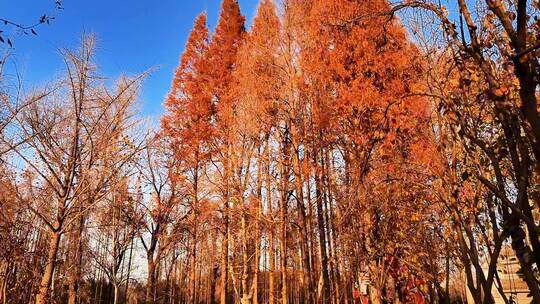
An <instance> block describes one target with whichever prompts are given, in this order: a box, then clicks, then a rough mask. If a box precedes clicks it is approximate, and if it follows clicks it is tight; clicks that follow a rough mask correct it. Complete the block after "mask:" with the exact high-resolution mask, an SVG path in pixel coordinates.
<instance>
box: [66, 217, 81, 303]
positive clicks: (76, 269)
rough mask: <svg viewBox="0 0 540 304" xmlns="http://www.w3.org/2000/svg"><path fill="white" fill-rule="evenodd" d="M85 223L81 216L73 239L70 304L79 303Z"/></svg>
mask: <svg viewBox="0 0 540 304" xmlns="http://www.w3.org/2000/svg"><path fill="white" fill-rule="evenodd" d="M84 221H85V218H84V216H83V215H82V214H81V216H80V220H79V226H78V229H77V231H76V232H75V237H74V239H73V247H74V248H73V249H74V254H73V256H72V259H73V260H72V267H73V268H72V270H71V273H70V278H69V296H68V304H75V303H76V302H77V296H78V293H79V281H80V277H81V268H82V258H83V255H82V251H83V250H82V241H83V240H82V238H83V237H82V234H83V231H84Z"/></svg>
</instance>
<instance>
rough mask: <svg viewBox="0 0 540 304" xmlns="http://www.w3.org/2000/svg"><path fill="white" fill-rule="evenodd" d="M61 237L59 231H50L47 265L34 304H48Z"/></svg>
mask: <svg viewBox="0 0 540 304" xmlns="http://www.w3.org/2000/svg"><path fill="white" fill-rule="evenodd" d="M61 236H62V235H61V233H60V232H59V231H51V234H50V239H49V251H48V253H47V264H46V265H45V271H44V272H43V276H42V277H41V283H40V284H39V292H38V294H37V296H36V304H48V302H49V292H50V289H51V284H52V279H53V274H54V270H55V267H56V256H57V254H58V247H59V246H60V239H61Z"/></svg>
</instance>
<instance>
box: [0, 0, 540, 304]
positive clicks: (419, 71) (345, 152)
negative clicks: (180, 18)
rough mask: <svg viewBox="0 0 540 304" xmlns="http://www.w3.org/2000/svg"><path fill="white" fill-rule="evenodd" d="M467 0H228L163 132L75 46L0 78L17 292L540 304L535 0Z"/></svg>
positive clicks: (172, 100)
mask: <svg viewBox="0 0 540 304" xmlns="http://www.w3.org/2000/svg"><path fill="white" fill-rule="evenodd" d="M452 2H453V1H452ZM472 2H474V1H472ZM472 2H471V1H464V0H456V1H455V7H457V8H458V9H459V10H458V13H456V14H454V13H448V11H447V9H446V8H445V7H443V6H442V5H441V4H440V3H438V2H437V1H429V0H425V1H424V0H418V1H404V2H398V3H390V2H389V1H386V0H370V1H355V0H283V1H280V2H277V1H272V0H261V1H260V3H259V6H258V9H257V12H256V14H255V16H254V18H253V21H252V23H251V25H250V27H249V28H246V25H245V23H246V20H245V18H244V17H243V16H242V14H241V11H240V7H239V4H238V2H237V1H236V0H223V3H222V6H221V14H220V16H219V20H218V22H217V25H216V27H215V29H213V31H212V32H211V31H210V30H209V28H208V26H207V15H206V14H205V13H201V14H200V15H199V16H198V17H197V18H196V20H195V21H194V24H193V28H192V31H191V33H190V34H189V37H188V40H187V43H186V46H185V49H184V52H183V53H182V54H181V56H180V62H179V65H178V67H177V69H176V71H175V73H174V75H171V77H172V85H171V89H170V92H169V93H168V95H167V96H166V99H165V102H164V106H165V114H164V115H163V117H162V118H161V121H160V126H159V130H157V131H149V130H145V128H144V127H143V125H142V124H140V123H139V120H138V119H137V116H136V114H135V112H134V106H135V104H136V102H137V97H138V93H139V89H140V86H141V82H142V81H143V79H144V77H145V74H142V75H137V76H134V77H127V76H124V77H121V78H120V79H119V80H118V81H117V82H116V84H115V85H114V86H113V87H112V88H109V87H108V86H107V84H108V82H107V81H105V78H104V77H102V76H101V74H100V73H99V69H98V68H97V67H96V65H95V63H94V59H93V58H94V53H93V51H94V47H93V44H94V40H93V39H92V38H89V37H86V38H84V39H83V42H82V46H81V48H80V49H79V50H76V51H68V50H66V51H63V52H62V56H63V58H64V61H65V63H66V67H65V73H64V75H65V76H63V77H60V78H59V79H57V81H55V82H54V83H53V84H52V85H49V86H46V87H44V88H42V89H40V90H35V91H31V92H20V95H19V96H24V97H23V98H21V99H18V100H16V101H14V100H12V99H11V94H7V93H0V100H1V105H2V106H3V108H2V109H1V111H0V245H1V246H0V290H2V292H0V299H1V300H2V303H36V304H45V303H69V304H76V303H114V304H117V303H190V304H195V303H221V304H228V303H242V304H248V303H254V304H258V303H270V304H276V303H281V304H287V303H325V304H326V303H332V304H338V303H368V301H369V302H370V303H426V302H428V303H463V302H465V301H469V303H471V302H473V303H478V304H479V303H485V304H494V303H499V302H498V301H502V303H514V302H512V301H516V299H520V300H519V301H529V302H531V303H539V302H540V287H539V286H540V285H539V280H540V277H539V266H540V236H539V233H540V232H539V231H540V230H539V227H540V226H539V223H538V221H539V219H540V217H539V208H540V175H539V174H540V171H539V170H540V166H539V159H540V150H539V149H540V133H539V130H540V129H539V126H540V118H539V116H538V110H539V106H538V94H537V90H538V81H539V75H538V73H539V71H540V70H539V67H538V56H539V55H540V47H539V44H538V41H537V40H538V37H539V36H538V34H539V31H538V24H539V23H538V21H537V20H536V19H537V18H536V15H537V14H538V9H539V7H538V2H537V1H525V0H519V1H507V0H485V1H482V0H479V1H476V3H474V5H473V3H472ZM0 77H1V76H0ZM0 81H5V80H3V79H2V78H0ZM2 85H3V84H2ZM0 87H1V86H0ZM510 263H512V264H511V265H510ZM509 265H510V266H509ZM519 303H521V302H519Z"/></svg>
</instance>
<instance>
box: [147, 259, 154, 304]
mask: <svg viewBox="0 0 540 304" xmlns="http://www.w3.org/2000/svg"><path fill="white" fill-rule="evenodd" d="M153 256H154V254H153V253H152V254H148V258H147V261H148V276H147V282H146V304H153V303H154V289H155V285H156V263H155V262H154V258H153Z"/></svg>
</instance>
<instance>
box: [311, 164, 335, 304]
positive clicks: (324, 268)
mask: <svg viewBox="0 0 540 304" xmlns="http://www.w3.org/2000/svg"><path fill="white" fill-rule="evenodd" d="M314 157H315V163H318V160H317V155H316V154H315V155H314ZM315 187H316V189H315V193H316V198H315V199H316V205H317V206H316V207H317V226H318V227H317V228H318V232H319V251H320V255H321V274H322V280H323V282H322V283H323V290H322V296H321V298H322V303H325V304H326V303H331V297H330V279H329V275H328V255H327V253H326V229H325V223H324V210H323V201H322V200H323V193H322V182H321V178H320V173H318V172H316V173H315Z"/></svg>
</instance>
